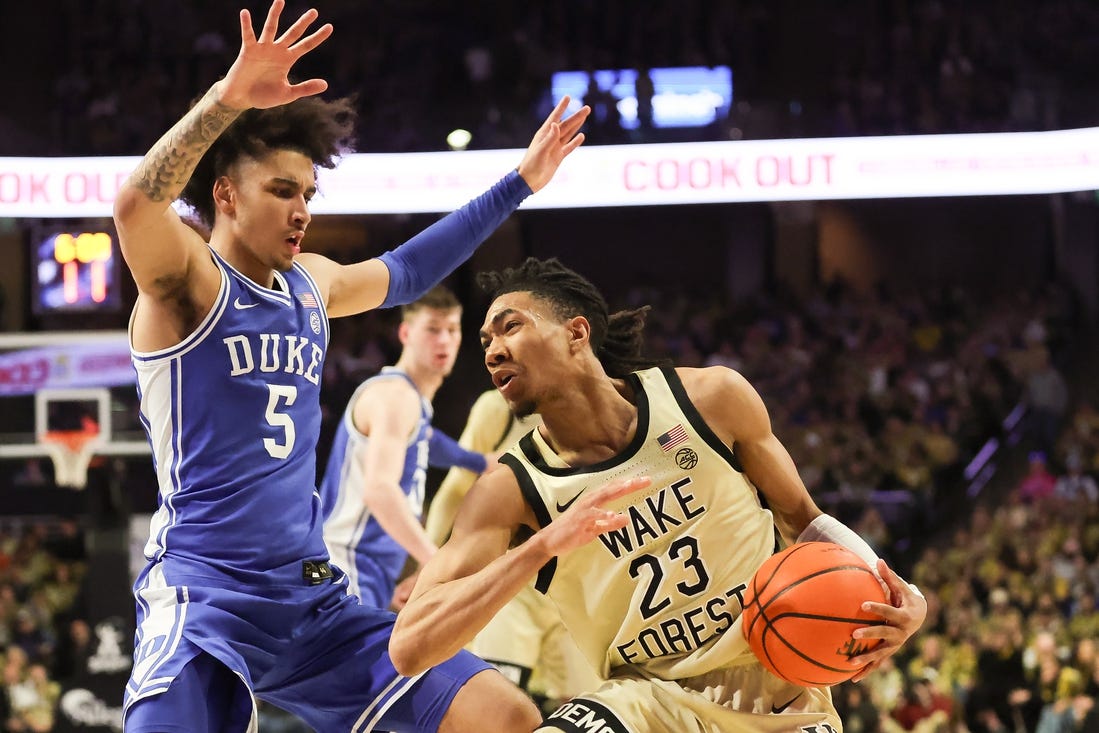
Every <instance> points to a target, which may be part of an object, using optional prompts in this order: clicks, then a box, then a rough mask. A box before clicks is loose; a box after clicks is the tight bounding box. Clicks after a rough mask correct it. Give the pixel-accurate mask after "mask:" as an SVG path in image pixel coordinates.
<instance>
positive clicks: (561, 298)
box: [477, 257, 669, 378]
mask: <svg viewBox="0 0 1099 733" xmlns="http://www.w3.org/2000/svg"><path fill="white" fill-rule="evenodd" d="M477 284H478V285H479V286H480V288H481V289H482V290H483V291H485V292H486V293H488V294H489V295H490V296H491V297H492V298H498V297H499V296H501V295H504V294H505V293H514V292H520V291H527V292H530V293H531V294H532V295H533V296H534V297H536V298H540V299H541V300H544V301H546V302H547V303H549V304H550V306H551V307H552V309H553V313H554V315H555V316H557V317H558V318H560V319H562V320H564V319H566V318H572V317H573V316H583V317H584V318H586V319H587V320H588V323H590V324H591V347H592V351H594V352H595V355H596V358H598V359H599V362H600V363H601V364H602V365H603V369H605V370H606V372H607V374H608V376H611V377H614V378H621V377H624V376H626V375H627V374H629V373H630V372H635V371H637V370H639V369H648V368H649V367H654V366H667V365H668V364H669V362H668V361H667V360H663V359H652V358H650V357H646V356H644V355H643V354H642V348H643V347H644V344H645V333H644V332H645V317H646V315H647V314H648V312H649V306H647V305H646V306H642V307H640V308H634V309H633V310H623V311H618V312H616V313H608V311H609V310H610V309H609V308H608V306H607V301H606V300H605V299H604V298H603V296H602V294H600V292H599V291H598V290H597V289H596V287H595V286H594V285H592V283H591V282H590V281H589V280H588V279H586V278H585V277H584V276H582V275H580V274H579V273H577V272H576V271H575V270H570V269H569V268H568V267H565V266H564V265H563V264H561V262H560V260H558V259H557V258H556V257H554V258H551V259H548V260H539V259H537V258H534V257H528V258H527V259H526V260H525V261H524V262H523V263H522V264H521V265H519V266H518V267H508V268H506V269H504V270H501V271H498V272H481V273H478V274H477Z"/></svg>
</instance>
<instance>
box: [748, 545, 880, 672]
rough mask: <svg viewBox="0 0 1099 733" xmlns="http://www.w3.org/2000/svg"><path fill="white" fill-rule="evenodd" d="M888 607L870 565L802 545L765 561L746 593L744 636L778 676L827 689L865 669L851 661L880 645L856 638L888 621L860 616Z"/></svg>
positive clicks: (836, 550) (830, 549) (833, 548)
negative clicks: (875, 606) (871, 604)
mask: <svg viewBox="0 0 1099 733" xmlns="http://www.w3.org/2000/svg"><path fill="white" fill-rule="evenodd" d="M864 601H878V602H880V603H885V602H886V599H885V592H884V590H883V589H882V586H881V583H880V582H879V581H878V579H877V577H876V576H875V575H874V574H873V573H872V572H871V570H870V568H869V567H868V566H867V565H866V563H865V562H864V561H863V560H862V558H860V557H859V556H858V555H856V554H855V553H853V552H851V551H850V550H848V549H847V548H845V547H841V546H840V545H836V544H832V543H831V542H800V543H798V544H796V545H792V546H790V547H788V548H787V549H785V550H783V551H782V552H780V553H778V554H775V555H772V556H771V557H770V558H768V559H767V561H766V562H765V563H763V565H761V566H760V568H759V570H757V571H756V574H755V575H754V576H753V578H752V580H751V582H750V583H749V585H748V589H747V590H746V591H745V593H744V612H743V613H742V618H743V632H744V638H745V639H747V641H748V645H749V646H750V647H751V648H752V652H753V653H754V654H755V655H756V658H758V659H759V661H760V662H761V663H762V664H763V666H764V667H766V668H767V669H768V670H770V671H771V672H772V673H773V674H775V675H776V676H778V677H781V678H782V679H784V680H786V681H787V682H791V683H793V684H795V685H800V686H802V687H828V686H830V685H835V684H838V683H840V682H843V681H845V680H848V679H850V678H851V677H853V676H854V675H855V674H856V673H857V672H858V671H859V669H861V667H857V666H855V665H853V664H852V663H851V661H850V659H851V657H854V656H855V655H857V654H861V653H863V652H865V651H868V650H869V649H871V648H873V647H874V646H877V644H878V643H880V639H869V640H860V639H853V638H852V637H851V632H853V631H854V630H855V629H857V628H860V627H863V626H875V625H877V624H881V623H884V622H883V620H882V618H881V617H880V616H877V615H874V614H872V613H868V612H866V611H863V610H862V604H863V602H864Z"/></svg>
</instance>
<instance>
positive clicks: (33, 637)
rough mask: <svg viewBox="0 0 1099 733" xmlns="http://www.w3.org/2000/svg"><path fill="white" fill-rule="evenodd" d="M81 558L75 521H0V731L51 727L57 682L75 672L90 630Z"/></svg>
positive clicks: (40, 732)
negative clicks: (2, 522) (83, 596)
mask: <svg viewBox="0 0 1099 733" xmlns="http://www.w3.org/2000/svg"><path fill="white" fill-rule="evenodd" d="M85 570H86V556H85V549H84V541H83V537H82V533H81V530H80V528H79V526H78V525H77V523H76V522H74V521H64V520H59V519H56V518H44V517H32V518H19V519H12V518H5V522H4V524H0V668H2V675H0V676H2V683H0V730H2V731H4V732H5V733H32V732H33V733H46V732H47V731H51V730H53V727H54V718H55V715H56V706H57V703H58V699H59V697H60V694H61V689H62V683H63V682H66V681H68V680H70V679H72V678H73V677H75V676H76V675H78V674H79V673H80V671H81V670H80V665H81V664H82V662H83V660H86V659H87V658H88V656H89V654H90V651H91V641H92V638H91V637H92V630H91V629H90V627H89V624H88V621H87V620H86V610H85V608H84V604H83V602H82V588H81V584H82V580H83V577H84V574H85Z"/></svg>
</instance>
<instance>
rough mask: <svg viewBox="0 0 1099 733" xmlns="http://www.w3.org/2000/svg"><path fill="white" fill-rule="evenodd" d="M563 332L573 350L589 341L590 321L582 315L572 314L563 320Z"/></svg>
mask: <svg viewBox="0 0 1099 733" xmlns="http://www.w3.org/2000/svg"><path fill="white" fill-rule="evenodd" d="M565 332H566V333H568V335H569V345H570V346H571V347H572V348H573V350H574V351H575V350H577V349H580V348H583V347H585V346H587V345H588V344H589V343H591V323H589V322H588V319H587V318H585V317H584V316H573V317H572V318H570V319H569V320H567V321H565Z"/></svg>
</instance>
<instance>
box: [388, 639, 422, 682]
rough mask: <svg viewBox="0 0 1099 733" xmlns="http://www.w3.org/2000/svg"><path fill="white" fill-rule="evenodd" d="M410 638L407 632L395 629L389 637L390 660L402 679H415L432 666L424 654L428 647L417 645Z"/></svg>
mask: <svg viewBox="0 0 1099 733" xmlns="http://www.w3.org/2000/svg"><path fill="white" fill-rule="evenodd" d="M410 636H411V635H410V634H409V633H407V631H404V630H401V629H399V628H394V630H393V635H392V636H390V637H389V658H390V660H392V662H393V668H394V669H395V670H397V674H399V675H401V676H402V677H414V676H415V675H418V674H420V673H421V672H423V671H424V670H426V669H427V668H428V667H430V666H431V665H430V664H429V663H428V661H427V659H426V657H425V654H424V651H425V650H426V648H427V645H426V644H422V643H419V644H418V643H416V641H415V639H412V638H410Z"/></svg>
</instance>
